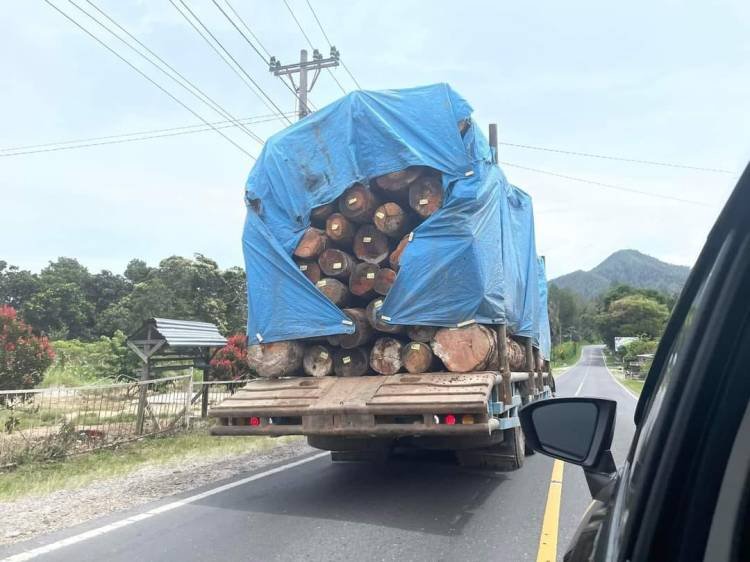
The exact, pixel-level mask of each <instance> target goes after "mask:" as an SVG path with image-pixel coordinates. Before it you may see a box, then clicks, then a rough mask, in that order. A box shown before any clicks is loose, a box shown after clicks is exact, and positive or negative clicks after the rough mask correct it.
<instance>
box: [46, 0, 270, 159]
mask: <svg viewBox="0 0 750 562" xmlns="http://www.w3.org/2000/svg"><path fill="white" fill-rule="evenodd" d="M44 1H45V2H46V3H47V4H48V5H49V6H51V7H52V8H53V9H54V10H55V11H57V12H59V13H60V14H61V15H62V16H63V17H65V19H67V20H69V21H70V22H71V23H73V25H75V26H76V27H78V28H80V29H81V30H82V31H83V32H84V33H86V35H88V36H89V37H91V38H92V39H94V40H95V41H96V42H97V43H99V44H100V45H101V46H102V47H104V48H105V49H107V50H108V51H109V52H111V53H112V54H113V55H115V56H116V57H117V58H118V59H120V60H121V61H122V62H124V63H125V64H127V65H128V66H129V67H130V68H132V69H133V70H134V71H136V72H137V73H138V74H140V75H141V76H142V77H143V78H145V79H146V80H148V81H149V82H150V83H151V84H153V85H154V86H156V87H157V88H159V90H161V91H162V92H164V93H165V94H166V95H167V96H169V97H170V98H171V99H172V100H173V101H175V102H176V103H178V104H180V105H181V106H182V107H183V108H185V109H186V110H188V111H189V112H190V113H192V114H193V115H194V116H195V117H197V118H198V119H200V120H201V121H202V122H203V123H204V124H206V125H208V126H210V127H211V128H212V129H213V130H214V131H216V132H217V133H219V134H220V135H221V136H222V137H224V139H226V140H227V141H228V142H230V143H231V144H232V145H234V146H235V147H236V148H237V149H238V150H240V151H242V152H243V153H244V154H245V155H246V156H248V157H250V158H251V159H253V160H255V159H256V158H255V156H253V155H252V154H250V153H249V152H248V151H247V150H245V149H244V148H242V146H240V145H239V144H237V143H236V142H235V141H234V140H232V139H231V138H230V137H228V136H227V135H225V134H224V133H222V132H221V131H220V130H219V129H217V128H216V127H214V126H213V125H211V124H210V123H209V122H208V121H207V120H206V119H204V118H203V117H202V116H201V115H200V114H199V113H197V112H196V111H194V110H193V109H191V108H190V107H189V106H188V105H187V104H185V103H184V102H183V101H182V100H180V99H179V98H177V97H176V96H175V95H174V94H172V93H171V92H170V91H169V90H167V89H166V88H164V87H163V86H162V85H160V84H159V83H158V82H156V81H155V80H154V79H153V78H151V77H150V76H149V75H147V74H146V73H145V72H143V71H142V70H141V69H139V68H138V67H137V66H135V65H134V64H133V63H131V62H130V61H129V60H127V59H126V58H125V57H123V56H122V55H121V54H120V53H118V52H117V51H116V50H115V49H113V48H112V47H110V46H109V45H107V44H106V43H105V42H104V41H102V40H101V39H99V38H98V37H97V36H96V35H94V34H93V33H92V32H90V31H89V30H88V29H86V28H85V27H84V26H83V25H81V24H80V23H78V22H77V21H76V20H75V19H74V18H72V17H71V16H69V15H68V14H66V13H65V12H64V11H62V10H61V9H60V8H58V7H57V6H55V5H54V4H53V3H52V2H51V1H50V0H44Z"/></svg>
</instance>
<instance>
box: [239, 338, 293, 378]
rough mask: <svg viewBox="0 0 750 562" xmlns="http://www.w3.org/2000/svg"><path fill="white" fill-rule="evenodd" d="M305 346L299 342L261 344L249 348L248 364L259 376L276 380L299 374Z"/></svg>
mask: <svg viewBox="0 0 750 562" xmlns="http://www.w3.org/2000/svg"><path fill="white" fill-rule="evenodd" d="M303 355H304V346H303V345H302V344H301V343H300V342H298V341H279V342H273V343H260V344H255V345H250V346H248V348H247V364H248V366H249V367H250V369H251V370H252V371H254V372H255V373H256V374H257V375H258V376H261V377H267V378H276V377H281V376H284V375H294V374H297V373H298V372H299V370H300V368H301V367H302V356H303Z"/></svg>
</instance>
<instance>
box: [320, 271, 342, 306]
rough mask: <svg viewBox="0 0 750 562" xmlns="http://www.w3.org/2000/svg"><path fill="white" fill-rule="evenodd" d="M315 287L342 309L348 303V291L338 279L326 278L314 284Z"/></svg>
mask: <svg viewBox="0 0 750 562" xmlns="http://www.w3.org/2000/svg"><path fill="white" fill-rule="evenodd" d="M315 286H316V287H317V288H318V291H320V292H321V293H323V294H324V295H325V296H326V297H328V300H330V301H331V302H332V303H333V304H335V305H336V306H338V307H342V306H346V305H347V304H348V303H349V297H350V295H349V289H348V287H347V286H346V285H344V284H343V283H342V282H341V281H339V280H338V279H333V278H331V277H327V278H325V279H321V280H320V281H318V282H317V283H315Z"/></svg>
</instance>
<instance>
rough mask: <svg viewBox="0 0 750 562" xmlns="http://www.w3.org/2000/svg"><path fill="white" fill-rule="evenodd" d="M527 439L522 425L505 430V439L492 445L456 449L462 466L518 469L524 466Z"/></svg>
mask: <svg viewBox="0 0 750 562" xmlns="http://www.w3.org/2000/svg"><path fill="white" fill-rule="evenodd" d="M525 452H526V440H525V439H524V436H523V431H522V430H521V428H520V427H514V428H511V429H506V430H505V439H504V440H503V441H502V442H501V443H498V444H497V445H493V446H491V447H485V448H482V449H467V450H461V451H456V458H457V459H458V462H459V463H460V464H461V465H462V466H469V467H477V468H492V469H495V470H518V469H519V468H521V467H522V466H523V461H524V457H525Z"/></svg>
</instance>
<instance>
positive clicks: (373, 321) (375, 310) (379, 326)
mask: <svg viewBox="0 0 750 562" xmlns="http://www.w3.org/2000/svg"><path fill="white" fill-rule="evenodd" d="M382 306H383V299H382V297H378V298H376V299H375V300H373V301H371V302H370V304H368V305H367V309H366V312H367V320H368V322H369V323H370V326H372V327H373V328H375V329H376V330H377V331H378V332H385V333H386V334H399V333H401V332H403V331H404V327H403V326H397V325H394V324H386V323H385V322H383V321H382V320H381V319H380V314H379V313H380V308H381V307H382Z"/></svg>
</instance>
